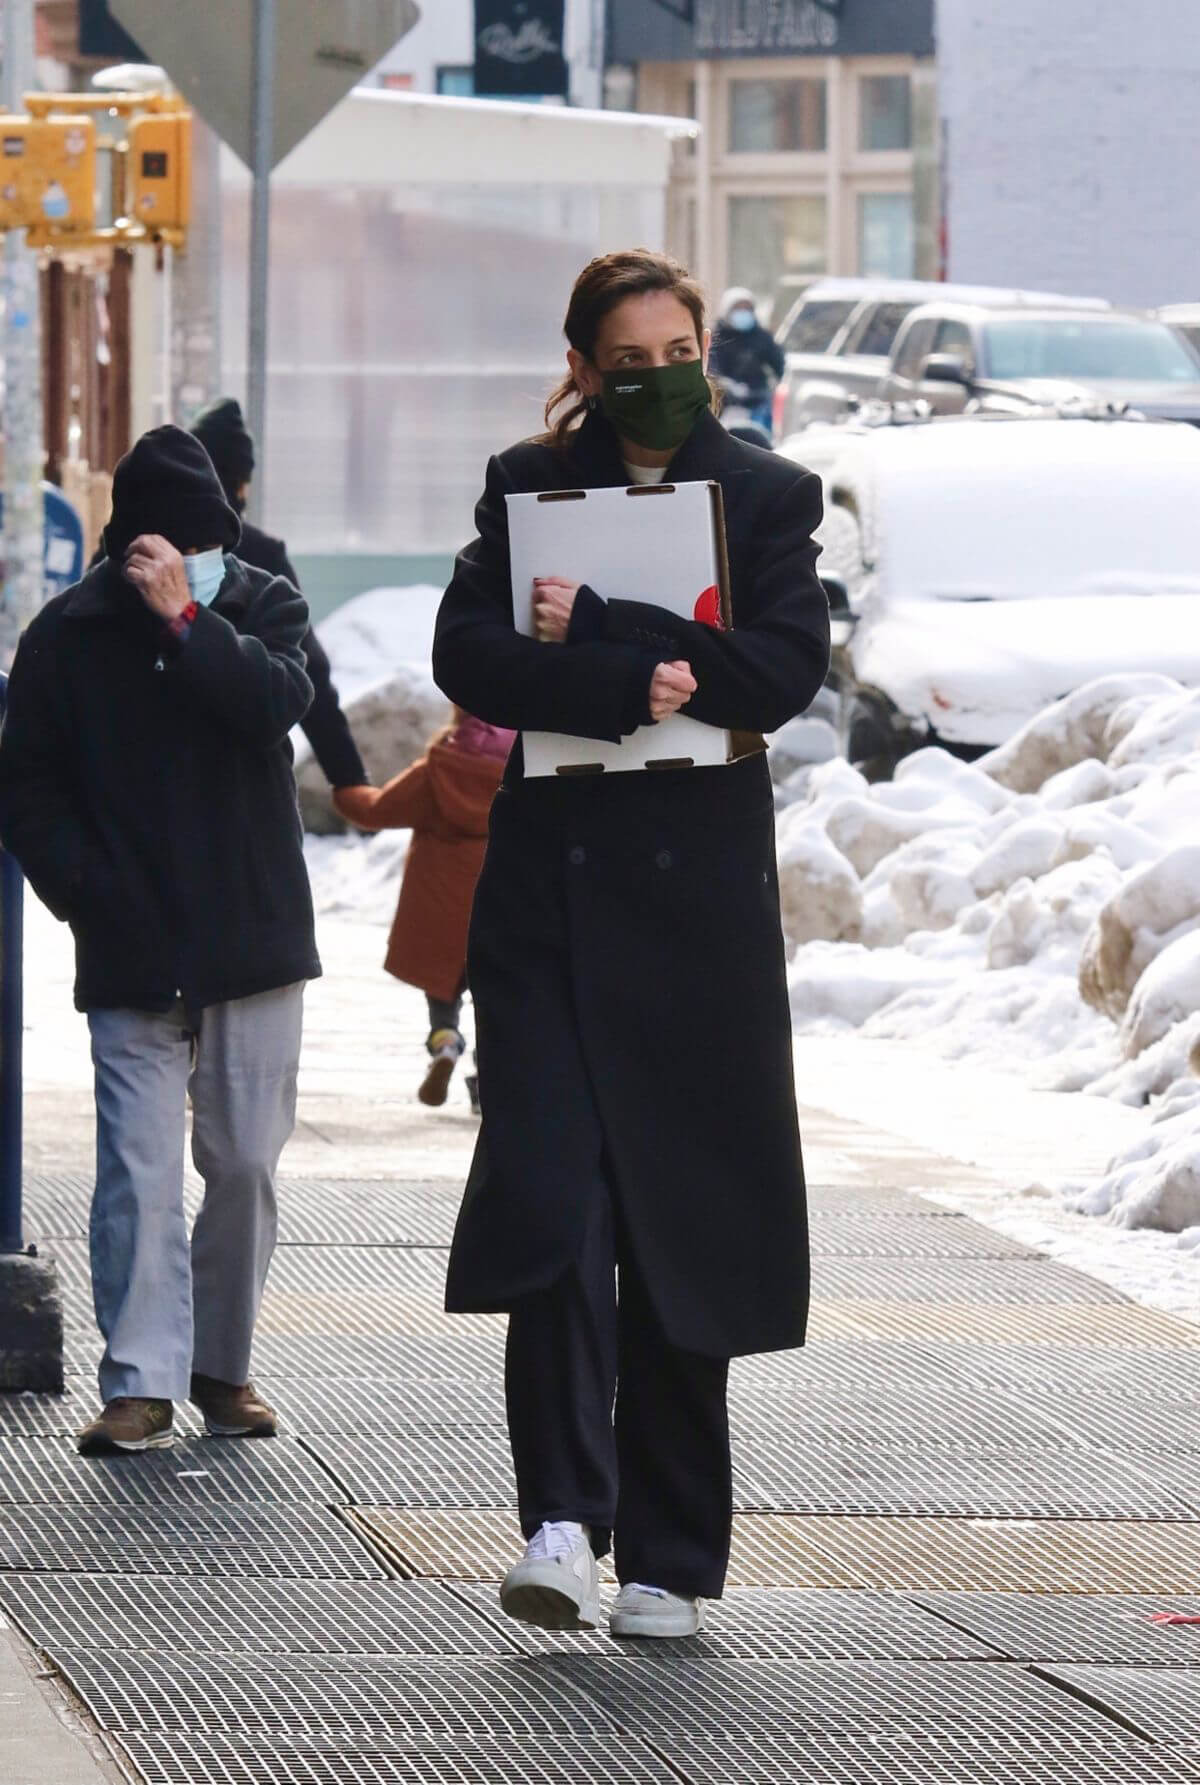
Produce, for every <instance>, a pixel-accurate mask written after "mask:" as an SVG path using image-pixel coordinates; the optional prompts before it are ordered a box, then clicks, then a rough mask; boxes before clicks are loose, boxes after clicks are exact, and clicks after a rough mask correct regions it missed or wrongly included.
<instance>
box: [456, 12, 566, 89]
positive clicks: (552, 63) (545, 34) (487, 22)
mask: <svg viewBox="0 0 1200 1785" xmlns="http://www.w3.org/2000/svg"><path fill="white" fill-rule="evenodd" d="M475 91H476V92H477V93H486V94H488V95H489V96H494V97H496V98H504V99H509V98H512V99H532V98H544V97H545V96H546V95H547V94H551V95H559V96H561V97H562V98H564V99H565V98H566V95H567V64H566V60H565V58H564V56H563V0H475Z"/></svg>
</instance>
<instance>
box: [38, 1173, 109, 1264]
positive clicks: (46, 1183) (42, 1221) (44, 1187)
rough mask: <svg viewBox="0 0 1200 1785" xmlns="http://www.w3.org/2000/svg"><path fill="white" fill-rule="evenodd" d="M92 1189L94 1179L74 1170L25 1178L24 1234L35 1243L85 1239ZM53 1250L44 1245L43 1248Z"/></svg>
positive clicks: (49, 1246) (51, 1247)
mask: <svg viewBox="0 0 1200 1785" xmlns="http://www.w3.org/2000/svg"><path fill="white" fill-rule="evenodd" d="M94 1188H95V1180H94V1179H92V1178H90V1177H85V1176H83V1174H82V1173H77V1172H64V1173H59V1174H52V1175H48V1176H36V1177H28V1178H26V1179H25V1182H24V1184H23V1185H22V1190H21V1195H22V1213H23V1217H24V1221H25V1226H26V1227H27V1228H28V1230H29V1231H28V1236H27V1237H29V1238H30V1239H33V1240H36V1241H37V1242H38V1243H39V1245H40V1244H41V1243H42V1242H43V1241H45V1242H49V1241H51V1240H59V1239H78V1240H86V1239H87V1233H88V1212H89V1210H90V1209H91V1206H92V1193H93V1190H94ZM54 1249H55V1248H54V1247H53V1246H51V1245H50V1244H48V1243H47V1244H46V1247H45V1250H46V1251H48V1252H50V1251H53V1250H54Z"/></svg>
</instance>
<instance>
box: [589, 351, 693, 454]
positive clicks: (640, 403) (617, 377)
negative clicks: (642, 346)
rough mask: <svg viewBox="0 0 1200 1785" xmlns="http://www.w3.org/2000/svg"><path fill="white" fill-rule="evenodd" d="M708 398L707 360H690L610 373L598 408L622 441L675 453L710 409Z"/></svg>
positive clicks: (655, 450)
mask: <svg viewBox="0 0 1200 1785" xmlns="http://www.w3.org/2000/svg"><path fill="white" fill-rule="evenodd" d="M709 397H710V392H709V388H708V380H707V378H706V377H705V376H704V363H703V361H702V360H699V359H687V360H677V361H676V362H675V364H674V365H670V366H633V367H631V368H630V369H629V370H628V371H624V372H606V373H605V374H604V394H603V395H602V396H601V398H600V407H601V409H603V411H604V413H605V415H606V416H607V417H608V419H609V421H610V422H611V423H612V425H613V427H614V428H615V429H616V430H617V433H618V434H620V435H621V437H622V439H624V440H632V441H633V443H634V445H635V446H646V447H649V448H650V450H651V452H674V450H675V448H676V447H677V446H682V444H683V442H684V441H685V440H686V439H687V437H688V435H689V434H690V433H691V431H692V429H693V428H694V427H695V425H696V422H697V420H698V419H699V417H700V416H702V415H703V414H704V411H705V410H706V409H707V408H709V407H710V403H709Z"/></svg>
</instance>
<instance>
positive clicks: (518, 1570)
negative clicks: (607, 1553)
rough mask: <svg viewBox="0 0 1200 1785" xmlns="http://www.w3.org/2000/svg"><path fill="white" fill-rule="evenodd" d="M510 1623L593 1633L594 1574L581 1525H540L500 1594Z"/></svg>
mask: <svg viewBox="0 0 1200 1785" xmlns="http://www.w3.org/2000/svg"><path fill="white" fill-rule="evenodd" d="M500 1604H501V1605H502V1606H503V1608H504V1610H505V1611H506V1612H507V1613H508V1615H509V1617H510V1618H517V1619H518V1620H519V1621H520V1622H521V1623H522V1624H536V1625H537V1626H538V1627H539V1629H542V1630H595V1628H596V1626H597V1625H598V1624H599V1622H600V1573H599V1570H598V1569H597V1567H596V1558H595V1556H594V1555H593V1554H592V1546H591V1543H590V1542H589V1540H588V1535H587V1532H586V1531H585V1530H584V1528H583V1526H582V1525H576V1524H571V1523H568V1522H565V1521H564V1522H562V1523H558V1524H546V1525H543V1526H542V1528H541V1530H540V1531H536V1532H535V1533H534V1535H533V1537H532V1538H531V1540H530V1542H529V1545H528V1548H527V1549H526V1551H525V1554H524V1556H523V1557H522V1559H521V1561H519V1562H518V1563H517V1565H516V1567H515V1568H510V1569H509V1571H508V1573H507V1574H506V1575H505V1577H504V1584H503V1585H502V1586H501V1588H500Z"/></svg>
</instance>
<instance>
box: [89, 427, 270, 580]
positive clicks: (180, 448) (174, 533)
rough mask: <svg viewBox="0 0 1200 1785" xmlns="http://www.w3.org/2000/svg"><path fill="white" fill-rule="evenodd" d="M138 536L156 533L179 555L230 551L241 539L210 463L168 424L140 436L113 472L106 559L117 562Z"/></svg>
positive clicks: (187, 437)
mask: <svg viewBox="0 0 1200 1785" xmlns="http://www.w3.org/2000/svg"><path fill="white" fill-rule="evenodd" d="M139 533H159V534H161V535H162V537H163V538H164V539H168V540H170V542H171V544H172V545H173V546H174V547H175V548H176V550H178V551H181V552H182V551H186V550H187V549H188V548H189V547H193V546H200V547H205V546H216V545H219V546H221V547H222V549H223V550H225V551H228V552H231V551H233V550H234V549H235V547H236V546H237V543H238V541H239V540H240V539H241V537H242V523H241V521H240V520H239V519H238V517H237V514H236V513H235V512H234V510H233V509H232V508H231V507H230V505H229V503H228V502H227V501H226V500H225V492H224V491H223V490H222V488H221V483H220V479H219V478H218V477H217V474H216V472H215V471H214V470H213V465H212V460H211V459H210V458H209V456H208V454H207V453H206V452H205V450H204V448H203V446H201V444H200V442H199V441H198V440H194V439H193V438H192V436H191V435H190V434H188V433H185V432H184V430H183V429H182V428H176V427H172V426H171V425H170V424H169V423H168V424H167V425H166V426H165V427H161V428H151V429H150V431H149V433H147V434H143V435H142V437H141V439H140V440H139V441H137V442H136V444H135V445H134V446H133V447H132V448H131V450H130V451H129V452H127V453H126V454H125V457H124V458H123V459H122V460H121V461H120V463H119V464H118V465H117V468H116V471H115V472H114V473H113V494H112V518H111V519H110V521H109V523H108V525H107V527H105V529H104V551H105V555H106V556H107V557H108V558H111V559H113V560H114V561H116V562H117V563H119V562H120V561H121V560H122V559H123V558H124V556H125V553H126V552H127V551H128V550H129V547H130V546H131V545H132V544H133V542H134V540H135V539H136V538H137V537H138V535H139Z"/></svg>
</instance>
